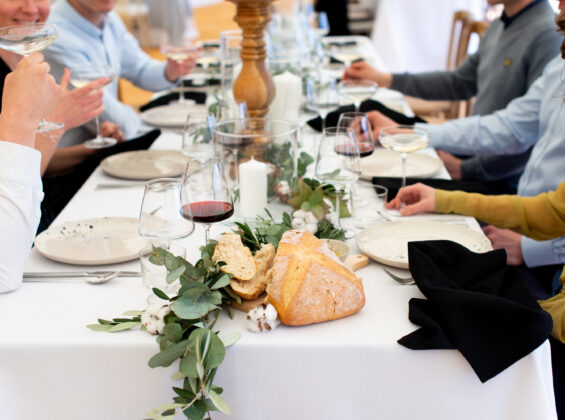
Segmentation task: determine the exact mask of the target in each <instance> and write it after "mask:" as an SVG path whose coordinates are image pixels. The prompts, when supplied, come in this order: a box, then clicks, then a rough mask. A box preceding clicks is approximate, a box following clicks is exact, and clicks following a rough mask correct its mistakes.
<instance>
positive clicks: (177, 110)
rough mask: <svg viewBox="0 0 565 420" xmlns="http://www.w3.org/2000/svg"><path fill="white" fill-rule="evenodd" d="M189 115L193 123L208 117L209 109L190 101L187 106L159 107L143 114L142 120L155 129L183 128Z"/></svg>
mask: <svg viewBox="0 0 565 420" xmlns="http://www.w3.org/2000/svg"><path fill="white" fill-rule="evenodd" d="M189 114H190V119H191V120H192V121H193V120H196V119H201V117H202V116H203V115H204V116H206V115H208V108H206V106H205V105H195V104H194V101H190V103H189V104H187V105H180V104H170V105H164V106H157V107H155V108H151V109H148V110H147V111H145V112H143V113H141V119H142V120H143V121H144V122H145V123H147V124H149V125H152V126H155V127H163V128H183V127H184V124H185V122H186V117H187V115H189Z"/></svg>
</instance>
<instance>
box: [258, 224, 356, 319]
mask: <svg viewBox="0 0 565 420" xmlns="http://www.w3.org/2000/svg"><path fill="white" fill-rule="evenodd" d="M269 277H270V283H269V286H268V288H267V293H268V295H267V301H268V302H269V303H271V304H272V305H273V306H274V307H275V308H276V309H277V311H278V313H279V316H280V318H281V321H282V322H283V323H284V324H287V325H306V324H312V323H316V322H323V321H328V320H331V319H337V318H343V317H345V316H348V315H351V314H354V313H355V312H357V311H359V310H360V309H361V308H362V307H363V306H364V305H365V293H364V290H363V285H362V283H361V281H360V279H359V278H358V277H357V276H356V275H355V274H354V273H353V272H351V271H350V270H349V269H348V268H347V267H346V266H345V265H343V263H342V262H341V261H340V260H339V258H338V257H336V255H335V254H334V252H333V251H331V250H330V249H329V247H328V245H327V244H326V243H324V242H322V241H320V240H319V239H318V238H316V237H315V236H314V235H312V234H311V233H310V232H307V231H296V230H290V231H287V232H285V233H284V235H283V237H282V239H281V241H280V243H279V248H278V250H277V254H276V257H275V260H274V261H273V267H272V268H271V270H270V271H269Z"/></svg>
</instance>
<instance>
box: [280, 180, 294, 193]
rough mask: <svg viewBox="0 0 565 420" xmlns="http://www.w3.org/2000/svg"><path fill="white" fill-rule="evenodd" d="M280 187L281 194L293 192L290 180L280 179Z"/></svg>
mask: <svg viewBox="0 0 565 420" xmlns="http://www.w3.org/2000/svg"><path fill="white" fill-rule="evenodd" d="M278 188H279V193H280V194H283V195H288V194H290V193H291V191H290V185H288V182H286V181H280V182H279V184H278Z"/></svg>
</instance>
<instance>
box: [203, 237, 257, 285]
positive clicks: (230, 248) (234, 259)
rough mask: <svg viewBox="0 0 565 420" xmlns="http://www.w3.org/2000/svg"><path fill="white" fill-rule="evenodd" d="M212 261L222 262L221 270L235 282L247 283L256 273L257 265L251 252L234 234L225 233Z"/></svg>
mask: <svg viewBox="0 0 565 420" xmlns="http://www.w3.org/2000/svg"><path fill="white" fill-rule="evenodd" d="M212 259H213V260H215V261H224V262H225V263H226V265H224V266H222V268H221V270H222V271H223V272H224V273H230V274H232V275H233V277H234V278H236V279H237V280H241V281H249V280H251V279H252V278H253V277H254V276H255V273H256V272H257V263H255V259H254V258H253V255H252V254H251V251H250V250H249V248H247V247H246V246H244V245H243V243H242V242H241V238H240V236H239V235H238V234H236V233H226V234H225V235H223V236H222V237H221V238H220V241H219V242H218V245H216V249H215V250H214V255H212Z"/></svg>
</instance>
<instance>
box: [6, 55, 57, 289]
mask: <svg viewBox="0 0 565 420" xmlns="http://www.w3.org/2000/svg"><path fill="white" fill-rule="evenodd" d="M3 90H4V91H3V94H2V110H1V112H0V248H1V250H2V257H1V258H0V293H3V292H9V291H11V290H14V289H17V288H18V287H19V286H20V285H21V282H22V272H23V267H24V262H25V259H26V257H27V255H28V253H29V251H30V250H31V245H32V243H33V238H34V237H35V231H36V229H37V225H38V223H39V217H40V202H41V199H42V198H43V192H42V188H41V176H40V167H41V154H40V152H39V151H37V150H36V149H34V146H35V134H36V129H37V125H38V124H39V121H40V120H41V118H43V117H45V116H47V115H49V114H50V112H51V110H53V108H54V106H55V104H56V103H57V101H58V100H59V98H60V97H61V96H62V95H64V92H63V91H62V89H61V87H60V86H58V85H57V84H56V83H55V79H54V78H53V76H51V75H50V74H49V64H47V63H46V62H45V61H44V60H43V56H42V55H41V54H39V53H35V54H32V55H30V56H29V57H27V58H24V59H22V60H21V61H20V62H19V63H18V65H17V67H16V69H15V70H14V71H13V72H12V73H10V74H9V75H8V76H6V79H5V81H4V89H3Z"/></svg>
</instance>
